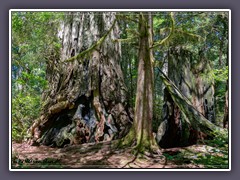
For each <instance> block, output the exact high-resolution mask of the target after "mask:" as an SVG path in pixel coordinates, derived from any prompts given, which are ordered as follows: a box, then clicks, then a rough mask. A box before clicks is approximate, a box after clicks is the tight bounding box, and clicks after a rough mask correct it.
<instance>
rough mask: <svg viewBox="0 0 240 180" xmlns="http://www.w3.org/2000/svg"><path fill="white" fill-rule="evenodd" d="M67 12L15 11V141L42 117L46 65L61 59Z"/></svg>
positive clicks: (13, 36) (13, 37) (45, 86)
mask: <svg viewBox="0 0 240 180" xmlns="http://www.w3.org/2000/svg"><path fill="white" fill-rule="evenodd" d="M62 15H63V13H54V12H12V16H11V18H12V138H13V140H17V141H21V140H22V139H23V138H24V136H25V135H26V131H27V129H28V128H29V126H30V125H31V124H32V122H33V121H34V119H35V118H37V117H38V116H39V113H40V106H41V94H42V92H43V91H44V90H45V89H46V88H47V80H46V63H45V62H47V61H48V60H49V58H53V56H54V57H55V58H57V56H58V55H57V53H58V52H59V50H60V42H59V40H58V38H57V36H56V33H57V29H58V26H59V23H60V21H61V19H62Z"/></svg>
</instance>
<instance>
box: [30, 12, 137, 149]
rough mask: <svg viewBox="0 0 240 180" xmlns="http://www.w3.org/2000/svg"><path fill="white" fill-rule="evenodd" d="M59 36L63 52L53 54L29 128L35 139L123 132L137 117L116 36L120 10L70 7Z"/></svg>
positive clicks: (83, 138) (84, 138)
mask: <svg viewBox="0 0 240 180" xmlns="http://www.w3.org/2000/svg"><path fill="white" fill-rule="evenodd" d="M59 37H60V38H61V40H62V49H61V53H60V58H52V59H49V62H48V67H47V78H48V81H49V90H48V91H46V92H45V93H44V95H43V100H44V102H45V103H44V106H43V107H42V114H41V117H40V118H39V119H38V120H36V121H35V123H34V124H33V125H32V127H31V128H30V133H31V135H32V137H33V140H34V142H38V143H41V144H44V145H52V146H58V147H63V146H64V145H66V144H81V143H87V142H98V141H108V140H112V139H115V138H121V137H123V136H124V135H125V134H126V133H127V132H128V131H129V128H130V126H131V124H132V118H133V117H132V112H131V109H130V107H129V106H128V104H127V99H126V93H127V89H126V87H125V85H124V81H123V75H122V71H121V68H120V65H119V64H120V57H121V48H120V47H121V46H120V44H119V43H116V42H114V41H113V40H114V39H116V38H119V29H118V24H117V22H116V13H114V12H106V13H105V12H104V13H99V12H96V13H90V12H89V13H85V12H84V13H82V12H74V13H72V12H71V13H67V14H66V18H65V20H64V22H63V23H62V25H61V27H60V31H59ZM80 54H82V55H81V56H80Z"/></svg>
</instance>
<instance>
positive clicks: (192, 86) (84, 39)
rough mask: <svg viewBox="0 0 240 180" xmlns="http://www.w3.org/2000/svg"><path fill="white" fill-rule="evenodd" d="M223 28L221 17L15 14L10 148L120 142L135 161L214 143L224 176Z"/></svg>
mask: <svg viewBox="0 0 240 180" xmlns="http://www.w3.org/2000/svg"><path fill="white" fill-rule="evenodd" d="M229 21H230V19H229V12H228V11H216V12H214V11H182V12H181V11H175V12H164V11H162V12H157V11H155V12H123V11H121V12H47V11H43V12H40V11H28V12H24V11H12V12H11V34H12V35H11V57H12V62H11V63H12V66H11V79H12V82H11V83H12V84H11V96H12V110H11V114H12V117H11V118H12V119H11V128H12V132H11V135H12V141H13V142H16V143H24V142H27V143H28V144H29V145H31V146H40V145H41V146H42V145H44V146H50V147H54V148H65V147H69V146H73V145H81V144H89V143H95V144H98V143H101V142H116V141H117V142H118V143H117V146H118V148H119V147H121V148H123V147H124V148H126V147H131V148H132V150H133V151H132V152H133V154H134V155H136V156H137V155H138V154H146V152H148V153H150V154H162V149H168V148H176V147H186V146H192V145H198V144H205V145H209V146H210V145H212V144H214V143H216V144H215V145H217V146H216V147H215V148H220V149H221V151H222V154H223V155H222V156H221V157H222V159H221V161H220V163H223V164H225V165H224V166H223V168H226V167H228V128H229V127H228V122H229V119H228V117H229V115H228V113H229V106H228V102H229V100H228V99H229V95H228V81H229V73H228V69H229V67H228V66H229ZM165 158H169V155H166V154H165ZM216 159H218V157H217V158H216ZM198 160H199V159H198ZM201 163H204V162H201ZM214 163H215V160H214V162H213V164H214ZM208 167H213V168H215V166H214V165H213V166H212V165H210V166H208ZM220 168H221V167H220Z"/></svg>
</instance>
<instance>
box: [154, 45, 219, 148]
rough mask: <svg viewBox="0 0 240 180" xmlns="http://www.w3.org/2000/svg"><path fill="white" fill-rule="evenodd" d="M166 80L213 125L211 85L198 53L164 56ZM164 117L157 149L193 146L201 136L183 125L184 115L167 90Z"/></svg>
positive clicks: (176, 52)
mask: <svg viewBox="0 0 240 180" xmlns="http://www.w3.org/2000/svg"><path fill="white" fill-rule="evenodd" d="M168 56H169V57H168V77H169V79H170V80H171V81H172V82H173V83H174V84H175V85H176V87H177V88H178V89H179V90H180V91H181V93H182V94H183V95H184V96H185V97H186V98H187V99H188V100H189V101H190V102H191V104H192V105H193V107H194V108H195V109H196V110H197V111H198V112H199V113H201V114H202V115H203V116H204V117H205V118H206V119H208V120H209V121H211V122H212V123H214V122H215V113H214V112H215V108H214V87H213V85H214V81H213V76H212V75H211V74H210V72H211V71H210V70H211V68H210V65H209V62H208V60H206V59H205V58H204V56H203V55H201V53H199V54H194V53H191V52H189V51H187V50H184V49H183V48H171V49H170V51H169V55H168ZM164 102H165V104H164V107H163V109H164V113H163V114H164V117H163V122H162V124H161V125H160V127H159V132H158V137H157V140H158V142H159V145H160V146H161V147H165V148H168V147H176V146H186V145H190V144H194V143H196V142H197V140H198V139H199V138H202V136H203V134H202V133H201V132H199V131H198V130H197V129H196V128H194V127H193V126H192V125H190V124H187V123H185V122H186V121H184V120H183V118H185V117H184V115H183V113H182V111H181V110H180V108H179V106H178V105H177V104H176V103H175V102H174V101H173V99H172V97H171V95H170V94H169V92H168V90H167V89H165V92H164Z"/></svg>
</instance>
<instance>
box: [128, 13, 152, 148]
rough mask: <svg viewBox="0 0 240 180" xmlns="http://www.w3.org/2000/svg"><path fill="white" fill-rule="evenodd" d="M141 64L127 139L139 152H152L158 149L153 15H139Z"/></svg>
mask: <svg viewBox="0 0 240 180" xmlns="http://www.w3.org/2000/svg"><path fill="white" fill-rule="evenodd" d="M139 33H140V37H139V54H138V56H139V62H138V63H139V64H138V79H137V92H136V102H135V115H134V124H133V125H134V126H133V128H132V130H131V132H130V134H129V135H128V136H127V137H126V140H127V141H128V142H132V140H134V141H135V143H136V148H137V150H138V151H139V152H144V151H146V150H147V151H149V150H150V151H151V150H153V148H155V147H156V142H155V138H154V137H153V132H152V118H153V88H154V87H153V79H154V78H153V52H152V49H151V48H150V47H151V46H152V44H153V41H152V16H151V13H148V14H142V13H140V14H139Z"/></svg>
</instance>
